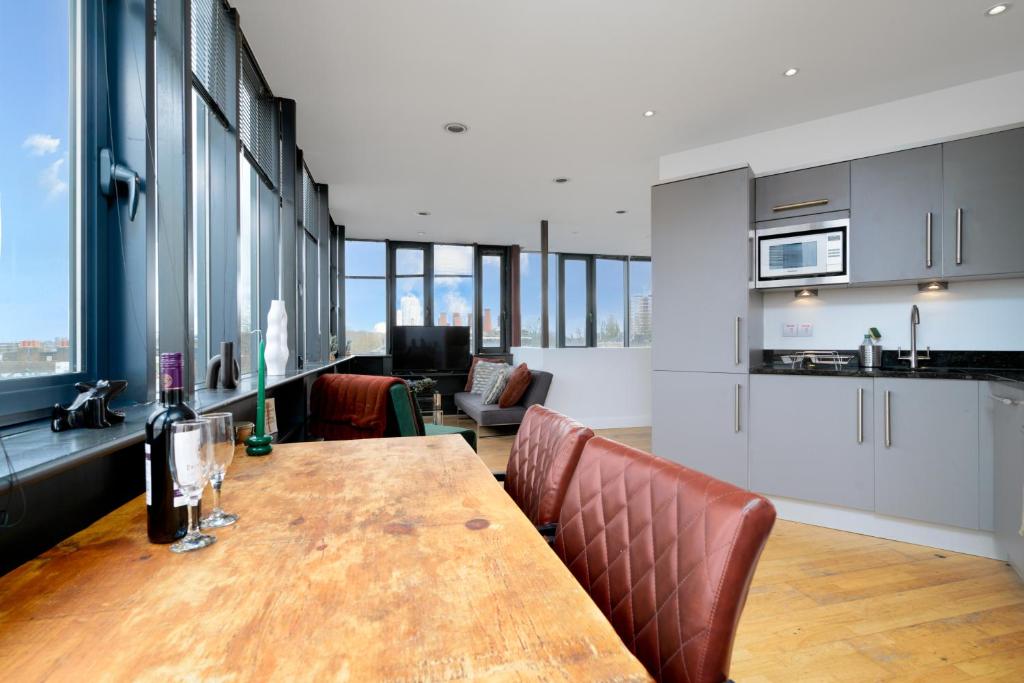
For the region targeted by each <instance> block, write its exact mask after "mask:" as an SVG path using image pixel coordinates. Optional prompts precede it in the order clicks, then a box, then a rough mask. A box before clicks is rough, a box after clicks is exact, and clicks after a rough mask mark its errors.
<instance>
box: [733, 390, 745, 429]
mask: <svg viewBox="0 0 1024 683" xmlns="http://www.w3.org/2000/svg"><path fill="white" fill-rule="evenodd" d="M742 390H743V385H742V384H737V385H736V395H735V397H734V398H733V413H732V418H733V425H732V427H733V431H734V432H736V433H737V434H739V431H740V392H741V391H742Z"/></svg>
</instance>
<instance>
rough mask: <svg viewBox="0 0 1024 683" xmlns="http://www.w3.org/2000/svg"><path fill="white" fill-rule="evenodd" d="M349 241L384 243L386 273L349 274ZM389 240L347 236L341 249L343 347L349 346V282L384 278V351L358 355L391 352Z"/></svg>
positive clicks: (340, 328)
mask: <svg viewBox="0 0 1024 683" xmlns="http://www.w3.org/2000/svg"><path fill="white" fill-rule="evenodd" d="M349 242H374V243H378V244H383V245H384V274H383V275H349V273H348V268H347V267H345V266H344V263H345V258H346V256H345V245H347V244H348V243H349ZM389 248H390V245H389V241H388V240H375V239H369V238H365V237H345V238H344V239H342V251H341V259H340V261H341V263H342V264H343V265H342V270H343V271H345V273H344V275H343V276H342V279H343V280H344V284H343V286H342V293H341V309H342V310H341V320H340V322H339V324H338V329H339V335H338V340H339V343H338V345H339V347H340V348H341V349H347V348H348V321H347V317H348V304H347V302H346V301H345V296H347V294H348V287H347V283H348V281H349V280H383V281H384V351H383V353H367V354H357V355H367V356H376V357H380V356H387V355H389V354H390V353H391V278H390V277H389V276H388V275H389V273H390V270H391V269H390V267H389V265H388V264H389V262H390V256H389V253H390V251H389Z"/></svg>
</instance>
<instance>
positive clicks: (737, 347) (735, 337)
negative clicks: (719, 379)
mask: <svg viewBox="0 0 1024 683" xmlns="http://www.w3.org/2000/svg"><path fill="white" fill-rule="evenodd" d="M733 343H734V345H735V361H736V365H739V364H740V316H736V324H735V325H734V327H733Z"/></svg>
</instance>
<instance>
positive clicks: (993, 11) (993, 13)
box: [985, 3, 1010, 17]
mask: <svg viewBox="0 0 1024 683" xmlns="http://www.w3.org/2000/svg"><path fill="white" fill-rule="evenodd" d="M1008 9H1010V5H1009V3H1003V4H999V5H993V6H992V7H989V8H988V9H987V10H985V14H987V15H989V16H990V17H997V16H999V15H1000V14H1002V13H1003V12H1005V11H1006V10H1008Z"/></svg>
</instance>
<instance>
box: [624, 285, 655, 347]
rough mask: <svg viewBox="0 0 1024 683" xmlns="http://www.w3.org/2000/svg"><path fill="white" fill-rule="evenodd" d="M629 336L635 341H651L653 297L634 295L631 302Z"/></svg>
mask: <svg viewBox="0 0 1024 683" xmlns="http://www.w3.org/2000/svg"><path fill="white" fill-rule="evenodd" d="M629 334H630V337H631V338H632V339H634V340H640V341H646V342H650V340H651V295H650V294H634V295H633V296H632V297H630V300H629Z"/></svg>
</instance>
